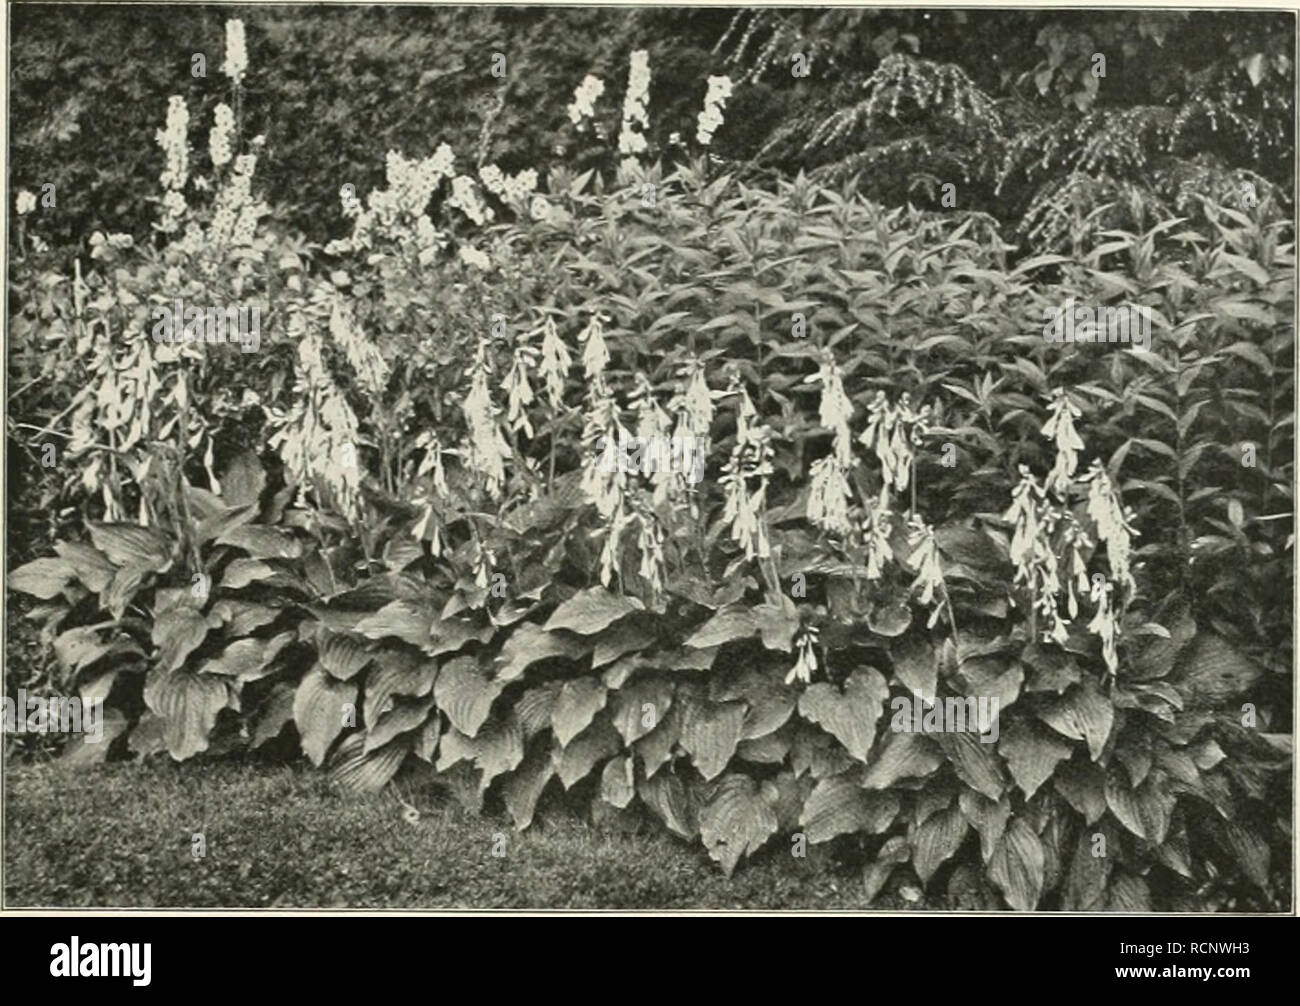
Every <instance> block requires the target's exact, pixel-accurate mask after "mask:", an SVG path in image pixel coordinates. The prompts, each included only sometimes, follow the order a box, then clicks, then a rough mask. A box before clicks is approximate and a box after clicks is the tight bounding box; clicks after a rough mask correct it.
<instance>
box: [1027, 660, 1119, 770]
mask: <svg viewBox="0 0 1300 1006" xmlns="http://www.w3.org/2000/svg"><path fill="white" fill-rule="evenodd" d="M1039 717H1040V718H1041V719H1042V720H1043V722H1045V723H1046V724H1047V725H1048V726H1050V727H1051V728H1052V729H1053V730H1055V731H1056V732H1057V733H1059V734H1062V735H1064V736H1066V737H1070V738H1073V739H1074V740H1086V741H1087V742H1088V752H1089V754H1090V755H1091V756H1092V760H1093V761H1096V760H1097V759H1098V758H1100V757H1101V751H1102V748H1103V747H1105V746H1106V738H1107V737H1109V736H1110V728H1111V725H1112V724H1113V723H1114V721H1115V707H1114V706H1113V705H1112V704H1111V701H1110V699H1108V698H1107V697H1106V696H1105V695H1103V694H1102V693H1101V692H1100V690H1098V688H1097V686H1096V684H1094V683H1093V682H1092V680H1091V679H1089V680H1086V681H1084V682H1083V683H1082V684H1079V685H1075V686H1074V687H1073V688H1071V689H1070V690H1069V691H1067V692H1066V693H1065V694H1064V695H1063V696H1061V697H1060V698H1059V699H1053V700H1052V701H1051V702H1049V703H1047V705H1045V706H1044V707H1043V709H1042V710H1041V711H1040V712H1039Z"/></svg>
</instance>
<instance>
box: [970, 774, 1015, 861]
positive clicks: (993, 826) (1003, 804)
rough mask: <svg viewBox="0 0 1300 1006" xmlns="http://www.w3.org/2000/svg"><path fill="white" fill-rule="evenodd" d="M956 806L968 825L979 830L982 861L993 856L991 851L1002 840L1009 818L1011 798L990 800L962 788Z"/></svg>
mask: <svg viewBox="0 0 1300 1006" xmlns="http://www.w3.org/2000/svg"><path fill="white" fill-rule="evenodd" d="M957 806H958V807H959V808H960V809H961V812H962V815H963V816H964V817H965V818H966V820H967V821H969V822H970V826H971V827H972V828H974V829H975V830H976V831H977V832H979V836H980V854H981V855H982V856H983V857H984V862H986V863H987V862H988V861H989V860H990V859H992V858H993V851H994V850H995V849H996V848H997V846H998V843H999V842H1000V841H1002V835H1003V833H1004V832H1005V831H1006V830H1007V822H1008V821H1009V820H1011V800H1010V798H1009V797H1006V796H1004V797H1003V798H1002V799H1001V800H990V799H989V798H988V797H986V796H984V795H983V794H981V793H976V792H975V791H974V790H973V789H968V790H963V791H962V793H961V795H960V796H959V797H958V798H957Z"/></svg>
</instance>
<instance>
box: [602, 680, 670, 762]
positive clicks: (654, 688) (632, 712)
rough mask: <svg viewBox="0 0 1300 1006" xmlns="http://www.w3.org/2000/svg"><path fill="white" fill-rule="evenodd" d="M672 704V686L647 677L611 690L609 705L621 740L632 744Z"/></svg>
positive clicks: (651, 727)
mask: <svg viewBox="0 0 1300 1006" xmlns="http://www.w3.org/2000/svg"><path fill="white" fill-rule="evenodd" d="M672 704H673V686H672V684H671V683H670V682H667V681H664V680H662V679H657V678H648V679H645V680H642V681H634V682H633V683H632V684H630V685H624V686H623V688H621V689H620V690H619V691H617V692H615V693H614V695H613V698H612V701H611V704H610V709H611V710H612V711H613V714H614V728H615V729H616V730H618V732H619V735H620V736H621V737H622V738H623V743H625V744H631V743H632V742H633V741H635V740H639V739H640V738H642V737H644V736H646V735H647V734H648V733H650V732H651V731H652V730H654V728H655V727H657V726H658V725H659V722H660V720H662V719H663V718H664V717H665V716H667V715H668V710H669V709H670V708H672ZM652 774H653V773H652Z"/></svg>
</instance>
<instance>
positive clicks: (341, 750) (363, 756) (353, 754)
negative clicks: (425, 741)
mask: <svg viewBox="0 0 1300 1006" xmlns="http://www.w3.org/2000/svg"><path fill="white" fill-rule="evenodd" d="M410 751H411V739H410V738H409V737H399V738H398V739H397V740H395V741H392V742H390V743H388V744H386V745H385V746H383V747H381V748H379V749H378V750H373V749H367V748H366V747H365V745H364V743H363V741H362V737H361V734H360V733H351V734H349V735H348V736H347V737H346V738H345V739H344V741H343V743H342V744H340V745H339V746H338V750H337V751H335V752H334V756H333V757H332V758H331V759H330V768H329V775H330V779H331V780H333V781H334V782H336V783H338V784H339V785H340V786H344V787H346V788H347V789H350V790H353V791H354V792H358V793H377V792H379V791H380V790H381V789H383V788H384V787H385V786H386V785H388V781H389V780H390V779H392V778H393V776H394V775H396V774H397V770H398V769H399V768H401V767H402V762H403V761H405V760H406V756H407V755H408V754H409V753H410Z"/></svg>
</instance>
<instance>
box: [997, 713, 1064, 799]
mask: <svg viewBox="0 0 1300 1006" xmlns="http://www.w3.org/2000/svg"><path fill="white" fill-rule="evenodd" d="M998 751H999V752H1000V753H1001V754H1002V757H1003V758H1004V759H1006V763H1007V767H1008V768H1009V769H1010V770H1011V778H1013V779H1014V780H1015V781H1016V785H1017V786H1019V787H1020V790H1021V792H1022V793H1024V794H1025V796H1026V797H1031V796H1033V795H1034V793H1036V792H1037V791H1038V787H1039V786H1041V785H1042V784H1043V783H1045V782H1046V781H1047V780H1048V779H1050V778H1051V777H1052V773H1053V772H1054V771H1056V766H1057V765H1058V764H1059V763H1060V762H1063V761H1065V760H1066V759H1068V758H1069V757H1070V754H1071V748H1070V745H1069V744H1067V743H1065V741H1063V740H1060V739H1059V738H1057V737H1056V736H1055V735H1053V734H1052V733H1051V732H1050V731H1048V730H1045V729H1043V728H1041V727H1039V726H1038V725H1037V724H1035V723H1032V722H1023V721H1019V720H1017V721H1013V722H1011V723H1009V724H1007V727H1006V731H1005V733H1004V734H1003V735H1002V738H1001V740H1000V742H999V743H998Z"/></svg>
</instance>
